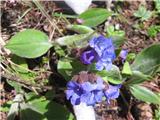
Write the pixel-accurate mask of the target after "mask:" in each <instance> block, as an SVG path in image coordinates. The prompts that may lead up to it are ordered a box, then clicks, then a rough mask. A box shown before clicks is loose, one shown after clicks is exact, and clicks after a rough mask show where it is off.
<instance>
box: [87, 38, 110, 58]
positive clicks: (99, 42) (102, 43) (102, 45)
mask: <svg viewBox="0 0 160 120" xmlns="http://www.w3.org/2000/svg"><path fill="white" fill-rule="evenodd" d="M89 45H90V47H92V48H93V49H94V50H95V51H96V52H97V54H98V55H99V56H101V55H102V53H103V51H104V50H105V49H109V48H111V47H113V44H112V39H111V38H105V37H104V36H102V35H100V36H99V37H97V38H96V37H95V38H93V39H91V40H90V41H89Z"/></svg>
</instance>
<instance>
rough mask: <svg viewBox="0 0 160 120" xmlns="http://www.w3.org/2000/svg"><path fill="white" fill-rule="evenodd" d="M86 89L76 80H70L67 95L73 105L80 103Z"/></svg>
mask: <svg viewBox="0 0 160 120" xmlns="http://www.w3.org/2000/svg"><path fill="white" fill-rule="evenodd" d="M84 92H85V91H84V90H83V88H82V87H81V85H80V84H78V83H77V82H76V81H69V82H68V84H67V90H66V97H67V100H69V99H70V101H71V104H72V105H78V104H80V102H81V101H80V97H81V95H82V94H84Z"/></svg>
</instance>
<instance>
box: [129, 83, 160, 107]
mask: <svg viewBox="0 0 160 120" xmlns="http://www.w3.org/2000/svg"><path fill="white" fill-rule="evenodd" d="M130 91H131V93H132V94H133V96H134V97H136V98H137V99H139V100H142V101H145V102H150V103H154V104H160V97H158V95H157V94H155V93H154V92H152V91H150V90H149V89H147V88H146V87H142V86H140V85H133V86H130Z"/></svg>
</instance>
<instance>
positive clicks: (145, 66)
mask: <svg viewBox="0 0 160 120" xmlns="http://www.w3.org/2000/svg"><path fill="white" fill-rule="evenodd" d="M159 52H160V44H155V45H152V46H150V47H148V48H146V49H144V50H143V51H142V52H140V53H139V54H138V55H137V57H136V59H135V61H134V62H133V64H132V65H131V69H132V70H134V71H140V72H142V73H144V74H150V75H151V74H154V73H155V72H156V70H157V69H158V67H159V66H160V55H159Z"/></svg>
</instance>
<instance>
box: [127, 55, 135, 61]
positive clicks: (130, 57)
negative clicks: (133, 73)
mask: <svg viewBox="0 0 160 120" xmlns="http://www.w3.org/2000/svg"><path fill="white" fill-rule="evenodd" d="M135 57H136V54H135V53H129V54H128V55H127V58H126V60H127V61H129V62H131V61H133V60H134V59H135Z"/></svg>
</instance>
